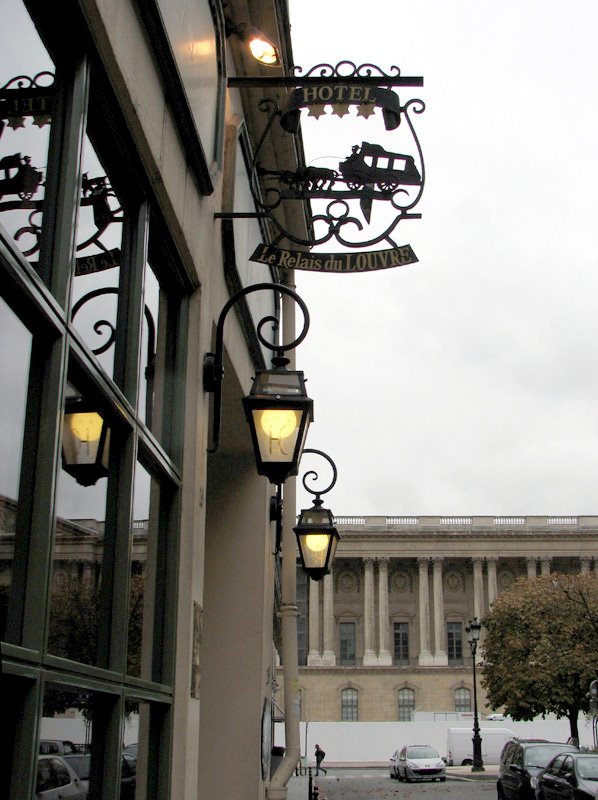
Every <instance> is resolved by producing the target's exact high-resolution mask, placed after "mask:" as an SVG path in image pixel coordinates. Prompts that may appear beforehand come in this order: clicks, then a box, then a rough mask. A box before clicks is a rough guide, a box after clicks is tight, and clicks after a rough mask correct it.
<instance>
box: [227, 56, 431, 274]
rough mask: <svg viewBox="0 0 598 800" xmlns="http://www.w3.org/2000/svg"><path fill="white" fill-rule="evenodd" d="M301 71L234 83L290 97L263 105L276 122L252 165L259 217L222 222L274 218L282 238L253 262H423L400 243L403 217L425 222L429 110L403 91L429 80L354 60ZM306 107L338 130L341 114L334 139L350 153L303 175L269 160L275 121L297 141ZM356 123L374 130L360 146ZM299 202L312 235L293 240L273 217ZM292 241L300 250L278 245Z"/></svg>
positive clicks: (329, 267) (350, 268)
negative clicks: (419, 130)
mask: <svg viewBox="0 0 598 800" xmlns="http://www.w3.org/2000/svg"><path fill="white" fill-rule="evenodd" d="M301 72H302V70H301V68H299V67H295V68H294V70H293V74H292V75H291V76H288V77H276V78H230V79H229V81H228V83H229V85H230V86H236V87H239V88H248V87H252V86H254V87H255V86H261V87H262V88H267V87H276V88H281V87H284V88H287V89H288V91H287V93H286V95H285V96H284V99H283V101H282V102H280V103H279V102H278V101H276V100H274V99H267V100H261V101H260V102H259V108H260V110H262V111H264V112H265V113H267V114H268V120H267V122H266V125H265V130H264V133H263V135H262V136H261V138H260V144H259V146H258V148H257V149H256V152H255V154H254V156H253V159H252V163H251V166H250V184H251V187H252V195H253V200H254V202H255V207H256V212H255V213H252V212H248V213H241V214H235V213H222V214H218V215H217V216H219V217H224V218H233V217H235V216H241V217H250V216H255V217H261V218H266V219H268V220H269V221H270V222H271V224H272V227H273V229H274V231H275V232H276V235H275V237H274V241H273V242H272V243H271V244H268V245H266V244H260V245H259V246H258V247H257V248H256V249H255V251H254V252H253V254H252V255H251V257H250V258H251V260H252V261H255V262H259V263H262V264H268V265H270V266H275V267H278V268H280V269H298V270H307V271H309V272H326V273H334V274H359V273H365V272H373V271H376V270H383V269H390V268H393V267H402V266H405V265H407V264H414V263H416V262H417V260H418V259H417V257H416V255H415V253H414V251H413V248H412V247H411V245H409V244H399V243H398V242H397V241H396V240H395V231H396V229H397V226H398V225H399V223H400V222H402V221H403V220H406V219H420V218H421V214H419V213H416V212H415V211H414V208H415V206H416V205H417V203H418V202H419V200H420V199H421V196H422V194H423V188H424V181H425V170H424V162H423V155H422V151H421V147H420V144H419V140H418V137H417V134H416V131H415V127H414V125H413V120H412V115H415V114H421V113H422V112H423V111H424V110H425V105H424V103H423V101H422V100H420V99H409V100H408V101H407V102H405V103H404V104H401V101H400V99H399V95H398V93H397V92H396V91H395V88H396V87H418V86H423V78H420V77H402V76H401V74H400V70H399V68H398V67H391V68H390V73H384V72H382V70H380V69H379V68H378V67H376V66H374V65H373V64H362V65H361V66H357V65H355V64H354V63H353V62H350V61H342V62H340V63H339V64H337V65H336V66H332V65H330V64H318V65H317V66H315V67H312V68H311V69H310V70H309V71H308V72H307V73H306V74H305V75H302V74H300V73H301ZM352 108H354V109H355V113H351V109H352ZM303 111H307V116H308V117H311V118H313V119H315V120H317V121H318V128H319V127H320V124H321V120H323V121H324V124H325V125H326V124H328V123H329V124H335V121H334V120H333V118H336V127H335V128H334V129H333V131H332V133H331V137H332V140H333V141H334V142H335V144H334V147H339V148H345V149H344V150H342V149H341V150H340V152H339V153H338V154H337V155H336V156H335V157H330V156H328V155H327V154H324V155H322V156H321V157H318V158H315V159H313V161H312V162H311V164H310V165H308V166H300V167H298V168H297V170H296V171H286V170H280V169H275V168H272V167H270V165H268V164H267V163H262V158H264V159H265V158H267V156H266V155H265V152H264V146H263V145H264V143H265V141H266V139H267V134H268V133H269V129H270V128H271V127H272V125H273V124H274V123H275V121H276V120H278V122H279V124H280V127H281V128H282V130H283V131H285V132H286V133H288V134H290V135H296V134H298V133H299V130H300V120H301V114H302V112H303ZM329 111H330V112H331V113H329ZM357 119H359V126H360V129H361V130H362V131H363V129H364V126H366V125H367V126H368V130H367V134H365V135H367V141H366V140H365V138H362V140H361V142H360V143H358V144H349V145H346V144H344V142H346V141H347V135H348V136H351V135H353V134H352V131H354V130H355V128H356V124H355V122H356V120H357ZM339 120H340V121H341V122H342V129H339V127H338V121H339ZM328 133H329V134H330V131H328ZM365 135H364V134H363V133H362V137H364V136H365ZM322 138H324V137H322ZM377 140H378V141H377ZM348 141H350V140H348ZM327 147H328V148H330V145H327ZM323 162H326V165H324V163H323ZM294 200H295V201H303V202H305V201H308V203H306V206H307V208H308V209H309V213H311V218H309V219H308V224H309V227H310V235H309V236H308V238H299V237H297V236H295V235H293V234H292V233H291V232H290V231H288V230H286V229H285V228H284V226H283V225H282V223H281V222H280V219H279V218H278V217H277V216H276V215H275V214H274V213H273V212H274V209H276V208H277V207H278V206H279V205H280V204H281V203H282V202H287V201H294ZM374 209H375V212H374ZM285 238H286V239H288V240H290V241H291V242H292V243H294V244H295V245H296V247H295V248H294V249H283V248H281V247H279V246H278V243H279V242H280V241H281V240H282V239H285ZM329 243H337V244H338V245H340V246H341V248H342V250H341V251H340V252H330V247H329ZM357 251H358V252H357Z"/></svg>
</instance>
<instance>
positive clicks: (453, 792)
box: [289, 768, 496, 800]
mask: <svg viewBox="0 0 598 800" xmlns="http://www.w3.org/2000/svg"><path fill="white" fill-rule="evenodd" d="M316 781H317V783H318V786H319V790H320V797H319V800H324V799H325V800H361V798H372V800H397V798H400V800H445V799H446V800H494V798H496V781H495V780H493V779H490V780H477V779H467V780H463V779H453V778H450V777H449V779H448V780H447V781H446V782H445V783H440V782H438V783H434V782H428V781H426V782H424V783H399V782H398V781H395V780H391V779H390V777H389V775H388V770H382V769H367V768H364V769H330V771H329V772H328V775H321V776H319V777H318V778H317V779H314V782H316ZM299 782H301V786H300V785H299ZM293 784H294V785H293ZM289 800H308V785H307V779H306V778H300V779H297V778H294V779H292V780H291V784H290V785H289Z"/></svg>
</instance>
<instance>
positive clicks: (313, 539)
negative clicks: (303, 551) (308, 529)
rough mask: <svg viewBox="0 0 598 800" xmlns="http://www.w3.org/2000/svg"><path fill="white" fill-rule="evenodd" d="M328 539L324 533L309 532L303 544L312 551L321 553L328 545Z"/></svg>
mask: <svg viewBox="0 0 598 800" xmlns="http://www.w3.org/2000/svg"><path fill="white" fill-rule="evenodd" d="M329 539H330V537H329V536H326V534H325V533H310V534H308V535H307V536H306V537H305V544H306V546H307V547H308V548H309V549H310V550H311V551H312V553H321V552H322V551H323V550H326V548H327V547H328V541H329Z"/></svg>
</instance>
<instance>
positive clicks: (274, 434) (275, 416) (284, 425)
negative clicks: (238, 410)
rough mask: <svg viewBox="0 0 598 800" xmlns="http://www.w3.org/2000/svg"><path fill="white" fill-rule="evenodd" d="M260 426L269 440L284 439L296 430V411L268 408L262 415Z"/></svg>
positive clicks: (297, 422) (297, 421) (297, 417)
mask: <svg viewBox="0 0 598 800" xmlns="http://www.w3.org/2000/svg"><path fill="white" fill-rule="evenodd" d="M260 424H261V426H262V430H263V431H264V433H265V434H266V435H267V436H269V437H270V439H286V438H287V437H289V436H291V435H292V434H293V433H294V432H295V430H296V429H297V426H298V424H299V415H298V414H297V412H296V411H293V410H292V409H288V408H283V409H271V408H268V409H266V410H265V411H264V413H263V414H262V416H261V419H260Z"/></svg>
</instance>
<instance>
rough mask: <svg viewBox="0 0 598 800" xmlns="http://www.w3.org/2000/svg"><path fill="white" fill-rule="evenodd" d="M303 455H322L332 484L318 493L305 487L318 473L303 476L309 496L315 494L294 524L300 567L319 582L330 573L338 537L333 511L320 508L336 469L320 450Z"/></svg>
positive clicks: (333, 481) (307, 450)
mask: <svg viewBox="0 0 598 800" xmlns="http://www.w3.org/2000/svg"><path fill="white" fill-rule="evenodd" d="M303 452H304V453H315V454H316V455H320V456H323V457H324V458H325V459H326V460H327V461H328V462H329V463H330V465H331V466H332V470H333V479H332V483H331V484H330V486H328V487H327V488H326V489H323V490H322V491H319V492H317V491H313V490H312V489H309V488H308V486H307V484H306V479H307V478H308V477H310V478H313V479H317V477H318V475H317V473H316V472H314V471H313V470H311V471H309V472H306V473H305V475H304V476H303V486H304V488H305V489H306V490H307V491H308V492H309V493H310V494H313V495H315V499H314V504H313V506H312V507H311V508H309V509H303V510H302V511H301V513H300V514H299V519H298V521H297V525H296V527H295V528H293V530H294V531H295V535H296V537H297V545H298V547H299V556H300V558H301V566H302V568H303V570H304V571H305V572H306V573H307V574H308V575H309V577H310V578H312V580H314V581H319V580H321V579H322V578H323V577H324V575H328V573H329V572H330V570H331V568H332V563H333V561H334V556H335V554H336V547H337V545H338V543H339V541H340V538H341V537H340V534H339V532H338V531H337V529H336V527H335V525H334V518H333V516H332V512H331V511H330V509H329V508H324V507H323V501H322V498H321V495H322V494H325V493H326V492H327V491H329V490H330V489H331V488H332V487H333V486H334V484H335V483H336V466H335V464H334V462H333V461H332V459H331V458H330V457H329V456H327V455H326V453H323V452H322V451H321V450H312V449H308V448H306V449H305V450H304V451H303Z"/></svg>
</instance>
